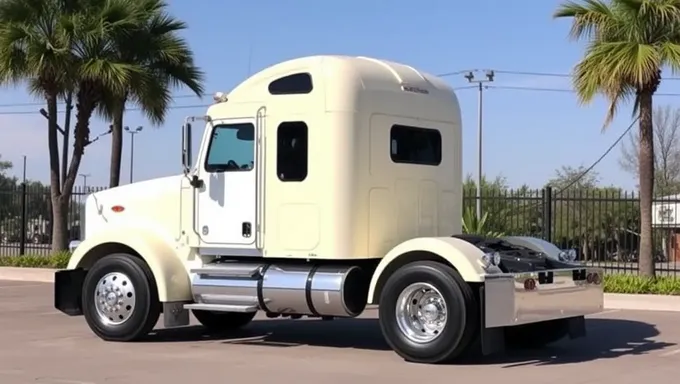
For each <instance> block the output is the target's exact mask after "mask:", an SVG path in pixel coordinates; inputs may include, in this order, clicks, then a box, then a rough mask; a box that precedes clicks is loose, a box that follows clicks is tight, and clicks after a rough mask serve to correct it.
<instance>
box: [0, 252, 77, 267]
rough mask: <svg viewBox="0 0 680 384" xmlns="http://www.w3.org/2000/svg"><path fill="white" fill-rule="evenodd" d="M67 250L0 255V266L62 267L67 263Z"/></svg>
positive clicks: (69, 255)
mask: <svg viewBox="0 0 680 384" xmlns="http://www.w3.org/2000/svg"><path fill="white" fill-rule="evenodd" d="M69 257H71V254H70V253H69V252H58V253H53V254H51V255H24V256H0V266H1V267H21V268H54V269H62V268H66V266H67V265H68V259H69Z"/></svg>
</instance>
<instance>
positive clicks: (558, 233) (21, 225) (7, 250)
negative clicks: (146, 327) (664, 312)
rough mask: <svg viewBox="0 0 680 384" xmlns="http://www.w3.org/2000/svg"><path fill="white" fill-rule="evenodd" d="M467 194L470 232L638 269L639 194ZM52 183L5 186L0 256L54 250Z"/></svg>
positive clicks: (667, 210) (677, 203)
mask: <svg viewBox="0 0 680 384" xmlns="http://www.w3.org/2000/svg"><path fill="white" fill-rule="evenodd" d="M95 190H101V188H88V189H87V191H85V190H84V189H83V188H79V187H76V188H75V190H74V193H73V197H72V199H71V204H70V209H69V218H68V223H69V235H70V237H71V238H77V236H78V234H79V232H80V229H79V218H80V207H81V206H82V205H83V204H84V203H85V197H86V195H87V193H90V192H93V191H95ZM475 196H476V193H475V191H474V190H469V191H467V190H466V191H465V192H464V197H463V217H462V223H463V228H464V231H467V232H475V233H483V234H489V235H528V236H536V237H541V238H544V239H546V240H549V241H552V242H554V243H556V244H557V245H558V246H560V247H562V248H565V249H566V248H574V249H576V250H577V253H578V257H579V259H580V260H581V261H584V262H587V263H589V264H592V265H596V266H601V267H603V268H606V269H608V270H612V271H617V272H622V273H636V272H637V269H638V248H639V247H638V244H639V228H640V211H639V198H638V196H637V194H635V193H630V192H623V191H620V190H618V189H615V188H609V189H607V188H598V189H596V190H591V191H584V190H576V191H566V192H557V191H553V190H552V189H551V188H545V189H540V190H529V189H519V190H497V191H485V192H484V193H483V194H482V198H481V202H482V217H480V218H477V217H476V214H475V212H476V210H475V204H476V200H477V199H476V197H475ZM50 216H51V209H50V192H49V188H48V187H43V186H30V185H22V184H19V185H17V186H11V187H10V188H5V189H0V256H10V255H24V254H32V255H35V254H45V255H47V254H49V252H50V243H51V240H50V236H51V226H50V223H51V220H50ZM652 224H653V228H654V229H653V239H654V262H655V267H656V271H657V274H659V275H673V276H678V277H680V195H677V196H670V197H663V198H657V199H656V200H655V201H654V204H653V208H652Z"/></svg>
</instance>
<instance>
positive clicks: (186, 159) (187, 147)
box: [182, 123, 193, 175]
mask: <svg viewBox="0 0 680 384" xmlns="http://www.w3.org/2000/svg"><path fill="white" fill-rule="evenodd" d="M191 144H192V141H191V124H190V123H185V124H184V125H183V126H182V167H183V169H184V174H185V175H186V174H188V173H189V172H191V160H192V159H193V156H192V154H191Z"/></svg>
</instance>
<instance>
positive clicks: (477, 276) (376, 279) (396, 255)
mask: <svg viewBox="0 0 680 384" xmlns="http://www.w3.org/2000/svg"><path fill="white" fill-rule="evenodd" d="M483 255H484V253H483V252H482V251H481V250H480V249H479V248H477V247H475V246H474V245H472V244H470V243H469V242H467V241H465V240H461V239H457V238H455V237H420V238H415V239H411V240H407V241H405V242H403V243H401V244H399V245H397V246H396V247H394V248H392V250H390V251H389V252H388V253H387V255H385V257H384V258H383V259H382V260H381V261H380V263H379V264H378V267H377V268H376V270H375V272H374V273H373V277H372V278H371V285H370V288H369V291H368V303H369V304H377V303H378V300H379V298H380V292H381V291H382V287H383V286H384V285H385V282H386V281H387V279H388V278H389V277H390V275H391V274H392V273H394V271H396V270H397V269H399V268H400V267H402V266H404V265H406V264H408V263H411V262H414V261H422V260H435V261H441V262H443V263H446V264H448V265H450V266H452V267H453V268H455V269H456V270H457V271H458V273H460V275H461V276H462V277H463V279H464V280H465V281H467V282H478V283H479V282H483V281H484V275H485V273H487V271H486V270H485V269H484V267H483V263H482V256H483Z"/></svg>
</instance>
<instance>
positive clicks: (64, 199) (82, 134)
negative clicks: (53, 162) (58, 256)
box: [55, 84, 97, 243]
mask: <svg viewBox="0 0 680 384" xmlns="http://www.w3.org/2000/svg"><path fill="white" fill-rule="evenodd" d="M93 93H94V91H93V90H92V89H90V88H89V87H88V84H81V85H80V89H79V90H78V94H77V95H76V111H77V112H76V124H75V129H74V136H75V139H74V142H73V156H72V157H71V163H70V164H69V167H68V172H67V174H66V180H64V189H63V190H62V191H61V197H60V199H59V203H60V207H61V209H62V210H63V212H64V213H63V217H62V218H61V220H55V223H56V224H59V225H63V226H64V233H63V239H64V243H66V242H67V235H68V231H67V230H66V229H67V227H68V225H67V224H68V212H69V206H70V203H71V194H72V192H73V185H74V184H75V182H76V177H77V176H78V169H79V168H80V161H81V160H82V158H83V154H84V153H85V147H86V146H87V145H88V144H89V142H90V141H89V140H90V118H91V117H92V113H93V112H94V110H95V108H96V106H97V104H96V101H95V96H94V95H93Z"/></svg>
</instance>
